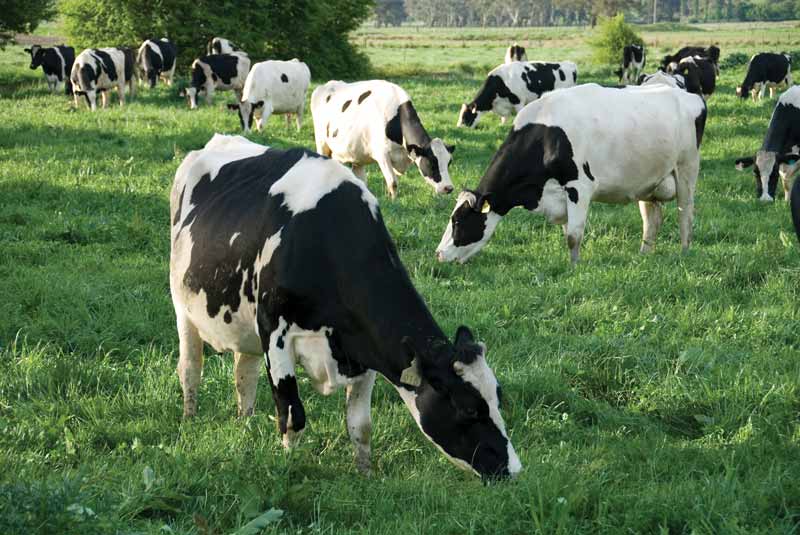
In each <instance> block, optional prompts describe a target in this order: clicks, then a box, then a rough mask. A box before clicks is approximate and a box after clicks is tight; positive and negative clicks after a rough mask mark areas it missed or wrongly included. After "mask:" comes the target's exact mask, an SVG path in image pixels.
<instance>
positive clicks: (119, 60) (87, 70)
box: [70, 48, 136, 111]
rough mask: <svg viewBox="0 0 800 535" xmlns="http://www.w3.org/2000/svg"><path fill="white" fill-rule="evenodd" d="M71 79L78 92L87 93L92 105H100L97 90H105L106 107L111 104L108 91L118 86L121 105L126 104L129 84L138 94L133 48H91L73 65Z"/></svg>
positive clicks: (103, 92)
mask: <svg viewBox="0 0 800 535" xmlns="http://www.w3.org/2000/svg"><path fill="white" fill-rule="evenodd" d="M70 79H71V81H72V85H73V94H74V95H75V106H76V107H77V106H78V96H79V95H83V96H84V98H85V99H86V103H87V104H88V105H89V107H90V108H91V109H92V111H94V110H96V109H97V93H98V92H100V93H101V94H102V101H103V107H104V108H105V107H107V106H108V92H109V91H110V90H111V89H114V88H116V89H117V93H119V104H120V106H123V105H125V85H126V84H127V85H128V89H129V91H130V93H131V96H132V97H133V96H134V95H135V94H136V69H134V58H133V50H131V49H130V48H87V49H86V50H84V51H83V52H81V53H80V54H79V55H78V57H77V58H75V63H74V64H73V65H72V72H71V73H70Z"/></svg>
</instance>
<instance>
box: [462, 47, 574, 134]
mask: <svg viewBox="0 0 800 535" xmlns="http://www.w3.org/2000/svg"><path fill="white" fill-rule="evenodd" d="M577 80H578V67H577V66H576V65H575V64H574V63H572V62H571V61H562V62H560V63H545V62H540V61H528V62H523V61H518V62H515V63H509V64H507V65H500V66H499V67H497V68H495V69H494V70H493V71H492V72H490V73H489V76H488V77H487V78H486V81H485V82H483V86H481V88H480V89H479V90H478V94H477V95H476V96H475V98H474V99H473V100H472V102H470V103H469V104H462V106H461V112H460V113H459V115H458V123H457V124H456V126H468V127H474V126H475V125H476V124H478V119H479V118H480V116H481V114H483V113H484V112H487V111H493V112H495V113H496V114H497V115H499V116H500V117H501V121H502V122H503V123H505V122H506V119H507V118H508V117H510V116H511V115H514V114H515V113H517V112H519V110H521V109H522V108H524V107H525V105H526V104H528V103H529V102H533V101H534V100H536V99H538V98H539V97H541V96H542V95H543V94H544V93H546V92H547V91H553V90H554V89H559V88H563V87H572V86H574V85H575V83H576V82H577Z"/></svg>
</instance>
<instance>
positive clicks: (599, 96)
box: [437, 84, 706, 264]
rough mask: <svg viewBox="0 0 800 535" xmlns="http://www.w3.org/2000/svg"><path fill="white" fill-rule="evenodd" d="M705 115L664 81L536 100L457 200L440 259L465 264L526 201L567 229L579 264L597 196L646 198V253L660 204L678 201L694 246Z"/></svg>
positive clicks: (642, 202)
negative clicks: (478, 178)
mask: <svg viewBox="0 0 800 535" xmlns="http://www.w3.org/2000/svg"><path fill="white" fill-rule="evenodd" d="M705 119H706V105H705V101H704V100H703V99H702V97H699V96H697V95H692V94H689V93H687V92H686V91H683V90H681V89H676V88H672V87H668V86H666V85H663V84H659V85H653V86H647V87H637V86H627V87H622V88H606V87H600V86H599V85H596V84H586V85H581V86H578V87H574V88H570V89H564V90H562V91H555V92H553V93H551V94H549V95H546V96H545V97H543V98H542V99H540V100H538V101H536V102H533V103H531V104H529V105H528V106H526V107H525V109H523V110H522V111H521V112H520V114H519V115H518V116H517V118H516V120H515V121H514V128H513V130H512V131H511V133H510V134H509V135H508V137H507V138H506V140H505V142H504V143H503V145H502V146H501V147H500V149H499V150H498V151H497V153H496V154H495V156H494V158H493V159H492V162H491V163H490V164H489V168H488V169H487V170H486V173H484V175H483V178H481V181H480V183H479V184H478V188H477V189H476V190H475V191H465V192H464V193H462V194H461V195H460V196H459V197H458V200H457V201H456V206H455V209H454V210H453V213H452V215H451V218H450V222H449V223H448V225H447V229H446V230H445V232H444V235H443V236H442V240H441V242H440V243H439V246H438V248H437V253H438V257H439V260H440V261H453V260H458V261H459V262H465V261H467V260H468V259H469V258H470V257H472V256H473V255H475V254H476V253H477V252H478V251H480V250H481V249H482V248H483V246H484V245H486V243H487V242H488V241H489V238H491V236H492V233H493V232H494V231H495V228H496V227H497V224H498V223H499V222H500V219H501V218H502V217H503V216H504V215H506V214H507V213H508V211H509V210H511V209H512V208H514V207H515V206H522V207H524V208H526V209H528V210H531V211H533V212H539V213H542V214H544V215H545V217H546V218H547V219H548V220H549V221H550V222H552V223H558V224H561V225H563V226H564V234H565V237H566V240H567V246H568V247H569V249H570V253H571V259H572V262H573V264H574V263H576V262H577V261H578V259H579V250H580V244H581V240H582V239H583V231H584V226H585V225H586V219H587V216H588V213H589V204H590V203H591V202H592V201H598V202H605V203H628V202H632V201H639V208H640V211H641V214H642V221H643V223H644V231H643V237H642V246H641V252H643V253H645V252H649V251H650V250H651V249H652V248H653V247H654V245H655V240H656V235H657V233H658V229H659V227H660V226H661V221H662V217H661V203H663V202H665V201H669V200H672V199H674V198H676V197H677V200H678V209H679V219H680V234H681V244H682V245H683V249H684V250H686V249H688V247H689V243H690V242H691V235H692V219H693V213H694V189H695V183H696V181H697V174H698V171H699V169H700V151H699V147H700V141H701V139H702V136H703V130H704V128H705Z"/></svg>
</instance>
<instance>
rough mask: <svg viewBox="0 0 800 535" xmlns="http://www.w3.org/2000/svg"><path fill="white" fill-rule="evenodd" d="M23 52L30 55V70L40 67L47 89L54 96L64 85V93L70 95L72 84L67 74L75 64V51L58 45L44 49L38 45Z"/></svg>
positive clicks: (69, 47)
mask: <svg viewBox="0 0 800 535" xmlns="http://www.w3.org/2000/svg"><path fill="white" fill-rule="evenodd" d="M25 52H27V53H29V54H30V55H31V70H36V69H37V68H38V67H39V66H40V65H41V67H42V71H43V72H44V78H45V80H47V87H48V88H49V89H50V92H51V93H53V94H55V93H56V92H57V91H58V90H59V86H60V85H61V84H62V83H63V84H64V93H65V94H67V95H71V94H72V82H71V81H70V79H69V73H70V72H71V71H72V64H73V63H75V49H74V48H72V47H71V46H65V45H58V46H54V47H52V48H44V47H42V46H40V45H31V47H30V48H26V49H25Z"/></svg>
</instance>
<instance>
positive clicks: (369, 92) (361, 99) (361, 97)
mask: <svg viewBox="0 0 800 535" xmlns="http://www.w3.org/2000/svg"><path fill="white" fill-rule="evenodd" d="M371 94H372V91H364V92H363V93H361V95H359V97H358V103H359V104H361V103H362V102H364V101H365V100H367V97H368V96H370V95H371Z"/></svg>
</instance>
